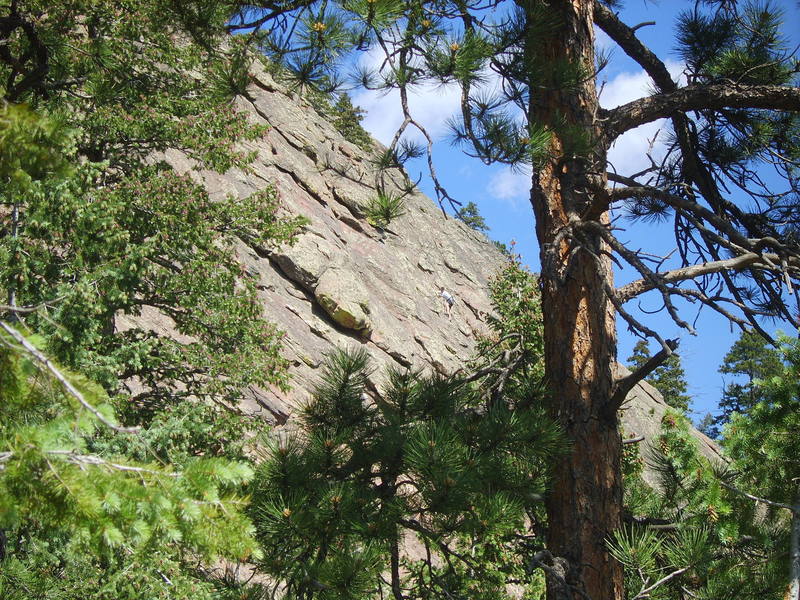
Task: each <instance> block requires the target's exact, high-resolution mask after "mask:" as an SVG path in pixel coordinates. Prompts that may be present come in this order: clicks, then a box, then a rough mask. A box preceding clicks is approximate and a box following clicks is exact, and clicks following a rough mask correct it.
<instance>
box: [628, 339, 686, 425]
mask: <svg viewBox="0 0 800 600" xmlns="http://www.w3.org/2000/svg"><path fill="white" fill-rule="evenodd" d="M649 359H650V349H649V348H648V346H647V341H646V340H639V341H638V342H636V345H635V346H634V347H633V354H632V355H631V356H629V357H628V366H629V368H630V369H638V368H639V367H641V366H643V365H644V364H645V363H646V362H647V361H648V360H649ZM645 381H646V382H647V383H649V384H650V385H652V386H653V387H654V388H656V389H657V390H658V391H659V392H660V393H661V395H662V396H663V398H664V402H666V403H667V404H668V405H669V406H671V407H672V408H674V409H676V410H679V411H680V412H682V413H684V414H685V413H686V412H687V411H688V410H689V403H690V402H691V401H692V399H691V398H690V397H689V396H688V395H687V394H686V379H685V376H684V372H683V367H682V366H681V357H680V356H679V355H678V354H676V353H672V354H670V355H669V357H668V358H667V360H665V361H664V362H663V363H662V364H660V365H659V366H658V367H656V369H655V370H654V371H653V372H652V373H651V374H650V375H649V376H648V377H647V378H646V379H645Z"/></svg>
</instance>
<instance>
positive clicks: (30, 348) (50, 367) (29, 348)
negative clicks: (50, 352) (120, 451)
mask: <svg viewBox="0 0 800 600" xmlns="http://www.w3.org/2000/svg"><path fill="white" fill-rule="evenodd" d="M0 328H2V329H3V331H5V332H6V333H7V334H8V335H10V336H11V337H12V338H14V340H15V341H16V342H17V343H18V344H19V345H20V346H22V348H23V349H24V350H25V352H27V353H28V354H29V355H30V356H31V357H33V358H34V360H36V362H38V363H39V364H41V365H42V366H43V367H44V368H45V369H46V370H47V371H49V372H50V374H51V375H52V376H53V377H54V378H55V379H56V380H57V381H58V382H59V383H60V384H61V385H62V386H63V388H64V389H65V390H66V391H67V393H68V394H69V395H70V396H72V397H73V398H75V399H76V400H77V401H78V402H79V403H80V404H81V406H83V407H84V408H85V409H86V410H88V411H89V412H90V413H92V414H93V415H94V416H95V417H96V418H97V420H98V421H100V422H101V423H102V424H103V425H105V426H106V427H108V428H109V429H112V430H113V431H116V432H118V433H138V432H139V428H138V427H120V426H119V425H116V424H115V423H112V422H111V421H109V420H108V419H107V418H106V417H105V416H103V414H102V413H101V412H100V411H99V410H97V409H96V408H95V407H94V406H92V405H91V404H90V403H89V402H88V401H87V400H86V398H84V397H83V394H81V393H80V392H79V391H78V390H77V389H76V388H75V386H74V385H72V384H71V383H70V382H69V380H68V379H67V378H66V377H64V375H63V374H62V373H61V371H59V370H58V369H57V368H56V366H55V365H54V364H53V363H52V362H51V361H50V359H49V358H47V357H46V356H45V355H44V354H42V353H41V352H39V350H37V349H36V347H35V346H34V345H33V344H31V343H30V342H29V341H28V340H26V339H25V337H24V336H23V335H22V334H21V333H19V332H18V331H17V330H16V329H14V328H13V327H11V326H10V325H8V324H7V323H5V322H4V321H0Z"/></svg>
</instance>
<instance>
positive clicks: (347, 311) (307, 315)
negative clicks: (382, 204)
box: [145, 66, 715, 454]
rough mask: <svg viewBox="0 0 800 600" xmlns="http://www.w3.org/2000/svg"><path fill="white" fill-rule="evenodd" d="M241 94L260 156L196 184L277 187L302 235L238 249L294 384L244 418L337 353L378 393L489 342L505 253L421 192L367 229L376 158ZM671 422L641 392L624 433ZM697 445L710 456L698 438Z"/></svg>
mask: <svg viewBox="0 0 800 600" xmlns="http://www.w3.org/2000/svg"><path fill="white" fill-rule="evenodd" d="M248 96H249V98H247V99H245V98H241V99H240V100H239V103H240V108H241V109H243V110H245V111H247V112H248V113H249V114H251V115H252V118H253V119H254V120H255V121H257V122H259V123H267V124H269V125H270V129H269V131H268V132H267V133H266V135H264V137H263V138H262V139H260V140H258V141H257V142H256V143H253V144H251V145H250V147H249V148H248V149H249V150H253V151H255V153H256V160H255V162H254V163H253V164H252V168H251V170H250V171H249V172H240V171H232V172H229V173H227V174H225V175H218V174H214V173H201V174H199V175H198V177H201V178H202V179H203V181H204V183H205V185H206V186H207V188H208V190H209V191H210V192H211V194H212V196H218V197H222V196H224V195H227V194H233V195H238V196H240V197H246V196H248V195H250V194H251V193H253V192H254V191H256V190H258V189H259V188H261V187H263V186H266V185H272V186H274V187H275V188H276V189H277V191H278V193H279V195H280V198H281V200H282V201H283V203H284V205H285V206H286V210H288V211H290V212H291V213H294V214H299V215H304V216H305V217H307V218H308V219H309V220H310V224H309V225H308V226H307V227H306V229H305V231H304V232H303V233H302V234H301V235H300V237H299V239H298V241H297V243H296V244H295V245H294V246H292V247H287V248H282V249H280V250H278V251H269V250H267V249H260V248H250V247H247V246H246V245H244V244H241V246H240V248H239V254H240V257H241V260H242V262H243V265H244V267H245V268H246V269H247V271H248V273H250V274H251V275H252V276H253V277H255V278H256V280H257V282H258V289H259V295H260V298H261V301H262V303H263V306H264V315H265V317H266V318H268V319H269V320H271V321H273V322H275V323H277V324H278V325H279V327H280V328H281V329H282V330H283V331H285V332H286V336H285V340H284V346H285V356H286V358H287V359H288V360H289V361H290V362H291V368H290V371H291V374H292V390H291V392H289V393H288V394H283V393H281V392H280V391H279V390H274V389H273V390H261V389H255V388H253V389H250V390H249V391H248V400H247V402H246V407H245V408H247V409H248V410H251V411H253V412H256V413H260V414H261V415H263V416H264V417H266V418H268V419H270V420H272V421H274V422H276V423H279V424H282V423H285V422H286V421H287V420H288V419H289V418H290V417H291V415H292V413H293V411H294V410H295V409H296V407H297V406H299V405H301V404H302V403H303V402H304V401H305V400H306V399H307V398H308V396H309V390H310V389H311V388H312V386H313V385H314V382H315V381H316V377H317V369H318V368H319V366H320V364H321V362H322V360H323V358H324V356H325V354H326V353H327V352H328V351H330V350H331V349H332V348H334V347H336V346H339V347H347V346H353V345H360V346H364V347H365V348H366V349H367V350H368V351H369V353H370V355H371V356H372V358H373V362H374V365H375V367H376V369H375V371H374V374H373V376H372V381H371V384H372V385H373V386H374V387H376V388H378V389H379V388H380V387H381V383H382V378H383V376H384V373H385V367H386V366H387V365H390V364H395V365H400V366H404V367H405V366H414V367H425V368H432V369H436V370H438V371H441V372H443V373H446V372H452V371H454V370H455V369H457V368H459V367H460V366H463V363H464V361H465V360H466V359H468V358H470V357H471V356H472V353H473V349H474V344H475V339H476V334H478V333H481V332H485V331H486V330H487V329H486V325H485V316H486V314H487V313H488V312H489V311H490V310H491V307H490V303H489V298H488V293H487V281H488V278H489V277H490V276H491V275H492V274H493V273H495V272H496V271H497V269H498V268H499V267H500V265H501V264H502V261H503V257H502V256H501V254H500V253H499V252H498V251H497V249H496V248H495V247H494V246H493V245H492V244H491V243H490V242H489V241H488V240H487V239H486V237H485V236H484V235H482V234H480V233H477V232H475V231H473V230H472V229H470V228H469V227H467V226H466V225H464V224H463V223H462V222H460V221H458V220H456V219H453V218H448V217H446V216H445V215H444V214H443V212H442V211H441V209H440V208H439V207H438V206H437V205H436V204H435V203H434V202H433V201H432V200H431V199H429V198H427V197H425V196H424V195H422V194H420V193H414V194H412V195H410V196H407V197H406V200H405V206H406V213H405V214H404V215H403V216H401V217H399V218H397V219H395V220H393V221H392V222H391V224H390V225H389V227H388V228H387V230H386V231H381V230H379V229H376V228H374V227H373V226H371V225H370V224H369V223H368V222H367V220H366V219H365V218H364V208H365V205H366V204H367V203H368V202H369V201H370V199H371V198H372V197H374V196H375V195H376V191H375V181H376V180H375V177H376V169H375V167H374V165H373V163H372V162H371V161H372V159H373V158H374V157H373V156H370V155H368V153H366V152H364V151H363V150H362V149H361V148H359V147H357V146H355V145H354V144H352V143H350V142H348V141H347V140H345V139H344V137H343V136H342V135H341V134H339V133H338V132H337V131H336V130H335V129H334V127H333V126H332V125H330V124H329V123H328V122H327V121H326V120H325V119H324V118H323V117H322V116H320V115H319V114H318V113H317V112H316V111H315V110H314V109H313V108H312V107H311V106H310V105H309V104H308V103H307V102H306V101H304V100H303V99H302V98H300V97H299V96H297V95H295V94H292V93H291V92H290V91H288V90H287V89H285V88H284V87H282V86H281V85H280V84H279V83H277V82H276V81H275V80H274V79H273V77H272V76H271V75H270V74H269V73H267V72H266V71H264V70H263V69H262V68H260V67H258V66H256V67H255V68H254V82H253V83H252V84H251V85H250V88H249V90H248ZM167 157H168V160H169V161H170V162H171V163H172V164H173V166H174V167H175V168H176V169H177V170H179V171H187V170H189V169H190V168H191V164H190V163H189V162H188V161H187V160H186V158H185V157H184V156H183V155H181V154H180V153H178V152H170V153H168V156H167ZM384 183H385V185H386V187H387V188H388V189H389V190H391V189H392V188H393V187H394V188H395V189H397V190H400V188H401V187H403V185H404V184H405V176H404V175H403V174H402V173H401V172H399V171H390V172H388V173H387V174H385V179H384ZM532 227H533V224H531V230H532ZM531 234H532V235H533V233H531ZM442 287H443V288H445V289H447V290H448V291H450V292H451V293H453V294H454V295H455V297H456V298H457V302H456V304H455V307H454V309H453V314H452V318H450V319H448V318H447V315H446V313H445V311H444V305H443V303H442V300H441V299H440V298H439V295H438V294H439V290H440V288H442ZM145 317H146V318H147V319H148V320H149V321H150V326H152V327H155V328H168V327H169V325H168V323H167V322H166V321H164V320H163V319H162V318H160V317H159V316H158V315H155V314H150V315H145ZM665 410H666V405H665V403H664V402H663V400H662V399H661V397H660V396H659V394H658V392H656V390H654V389H653V388H652V387H651V386H649V385H646V384H644V385H642V386H639V387H637V388H636V389H635V390H634V391H633V392H632V393H631V395H630V397H629V400H628V402H627V403H626V410H625V412H624V416H623V427H624V429H625V431H626V435H628V436H639V435H644V436H646V437H647V438H648V439H649V438H650V437H651V436H653V435H654V434H655V433H656V432H657V431H658V428H659V426H660V421H661V417H662V416H663V414H664V411H665ZM698 438H699V439H701V442H702V443H701V446H704V447H705V448H706V451H707V452H708V453H712V454H713V453H714V452H715V450H714V448H713V444H712V443H711V442H710V441H709V440H708V439H707V438H705V436H702V435H701V434H699V433H698Z"/></svg>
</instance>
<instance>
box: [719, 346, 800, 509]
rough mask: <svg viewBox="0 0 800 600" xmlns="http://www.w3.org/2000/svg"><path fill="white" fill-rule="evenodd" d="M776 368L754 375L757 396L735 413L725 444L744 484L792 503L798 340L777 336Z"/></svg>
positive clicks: (799, 470)
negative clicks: (763, 375) (761, 375)
mask: <svg viewBox="0 0 800 600" xmlns="http://www.w3.org/2000/svg"><path fill="white" fill-rule="evenodd" d="M780 342H781V350H780V353H779V355H778V356H779V358H780V359H782V364H781V365H780V367H779V369H777V372H773V374H772V375H771V376H770V377H769V378H767V379H763V380H756V382H755V385H756V387H757V393H758V395H759V397H760V398H761V399H760V400H759V401H758V402H757V403H756V404H754V405H752V406H750V407H749V408H748V410H747V411H746V412H741V413H734V414H733V415H731V420H730V422H729V423H728V424H727V425H726V426H725V429H724V431H723V440H724V441H723V444H724V447H725V449H726V450H727V452H728V454H729V455H730V457H731V458H732V459H733V460H734V468H735V469H736V470H737V471H738V472H739V473H740V480H744V481H746V482H747V483H746V489H747V490H749V491H751V493H755V494H756V495H758V496H761V497H764V498H768V499H770V500H772V501H774V502H782V503H784V504H795V503H797V501H798V491H797V490H798V487H797V483H798V478H800V436H798V435H797V432H798V431H800V387H799V386H800V343H799V342H798V340H797V339H796V338H795V339H792V338H788V337H785V336H783V337H781V338H780Z"/></svg>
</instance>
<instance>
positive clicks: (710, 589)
mask: <svg viewBox="0 0 800 600" xmlns="http://www.w3.org/2000/svg"><path fill="white" fill-rule="evenodd" d="M646 457H647V462H648V463H649V466H650V470H651V472H652V473H653V474H654V475H655V476H656V477H657V487H655V488H653V487H651V485H648V484H645V483H644V482H643V480H642V479H641V471H640V470H638V469H634V470H633V472H630V473H628V474H626V481H625V503H626V513H627V514H628V515H629V519H628V520H629V521H630V524H628V525H627V526H626V528H625V529H623V530H620V531H618V532H617V533H615V535H614V538H613V540H612V541H611V542H610V543H609V547H610V549H611V552H612V554H613V555H614V556H615V557H616V558H617V559H618V560H620V562H622V563H623V565H624V567H625V574H626V580H625V585H626V594H627V597H629V598H632V597H635V596H636V595H638V594H641V593H647V594H648V596H649V597H654V598H663V599H665V600H666V599H670V600H671V599H675V600H678V599H680V598H684V597H685V594H690V595H691V596H692V597H697V598H704V599H708V600H711V599H714V598H725V597H735V598H753V599H755V598H776V599H778V598H781V597H782V595H783V591H784V589H785V585H786V574H785V568H784V567H783V559H782V555H783V553H784V552H785V550H784V549H785V543H786V534H787V532H786V527H785V523H782V522H781V520H780V519H778V520H775V519H772V518H767V519H765V518H764V514H763V512H761V513H760V512H759V510H758V508H757V506H756V504H755V503H753V502H752V501H750V500H749V499H747V498H745V497H744V496H743V495H741V494H739V493H737V492H736V491H734V489H732V488H731V486H730V482H732V478H731V474H730V472H729V471H728V468H727V466H726V462H725V461H726V459H724V458H723V457H721V456H716V457H714V458H712V459H711V460H709V459H708V458H706V457H705V456H704V455H703V454H701V453H700V451H699V449H698V443H697V440H696V439H695V438H694V437H693V436H692V435H691V433H690V423H689V421H688V419H686V417H685V416H683V415H679V414H677V413H667V414H666V415H665V417H664V419H663V421H662V429H661V434H660V435H659V436H658V438H657V439H656V440H654V443H653V444H651V446H650V448H649V449H648V451H647V454H646ZM754 556H758V557H759V560H752V557H754ZM668 576H669V579H667V580H664V581H662V579H664V578H665V577H668ZM656 582H661V583H660V584H659V585H655V584H656ZM650 586H655V587H653V589H652V590H650V591H648V592H644V591H645V590H647V589H648V588H649V587H650Z"/></svg>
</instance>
